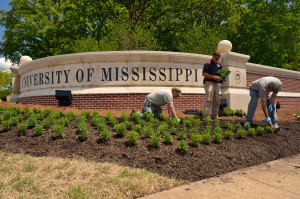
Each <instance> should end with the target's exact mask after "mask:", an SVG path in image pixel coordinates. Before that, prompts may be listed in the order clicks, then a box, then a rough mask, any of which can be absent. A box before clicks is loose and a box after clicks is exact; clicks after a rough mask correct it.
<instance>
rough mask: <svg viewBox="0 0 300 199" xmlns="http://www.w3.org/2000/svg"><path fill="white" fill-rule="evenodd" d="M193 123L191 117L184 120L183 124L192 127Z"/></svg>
mask: <svg viewBox="0 0 300 199" xmlns="http://www.w3.org/2000/svg"><path fill="white" fill-rule="evenodd" d="M192 123H193V120H192V119H190V118H188V119H185V120H183V125H184V126H185V127H187V128H189V127H191V126H192Z"/></svg>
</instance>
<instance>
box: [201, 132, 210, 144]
mask: <svg viewBox="0 0 300 199" xmlns="http://www.w3.org/2000/svg"><path fill="white" fill-rule="evenodd" d="M211 139H212V138H211V134H210V133H209V132H204V133H203V134H202V135H201V141H202V143H204V144H210V142H211Z"/></svg>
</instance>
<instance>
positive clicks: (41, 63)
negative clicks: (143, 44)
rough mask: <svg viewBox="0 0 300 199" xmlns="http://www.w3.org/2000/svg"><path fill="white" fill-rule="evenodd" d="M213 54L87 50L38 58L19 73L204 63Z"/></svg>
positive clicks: (21, 67)
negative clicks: (98, 65)
mask: <svg viewBox="0 0 300 199" xmlns="http://www.w3.org/2000/svg"><path fill="white" fill-rule="evenodd" d="M210 58H211V56H208V55H201V54H193V53H180V52H165V51H108V52H86V53H74V54H65V55H57V56H50V57H45V58H41V59H36V60H33V61H30V62H27V63H26V64H24V65H22V66H20V67H19V75H22V74H23V73H25V72H27V71H31V70H34V69H39V68H45V67H53V66H58V65H64V64H78V63H94V62H135V61H138V62H149V61H152V62H169V63H190V64H200V65H203V64H204V63H205V62H206V61H207V60H209V59H210Z"/></svg>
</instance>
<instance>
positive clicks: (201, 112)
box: [198, 108, 205, 116]
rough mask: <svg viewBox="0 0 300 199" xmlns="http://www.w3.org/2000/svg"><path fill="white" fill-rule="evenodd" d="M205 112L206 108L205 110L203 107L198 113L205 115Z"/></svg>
mask: <svg viewBox="0 0 300 199" xmlns="http://www.w3.org/2000/svg"><path fill="white" fill-rule="evenodd" d="M204 112H205V110H204V109H203V108H201V109H199V110H198V114H199V115H200V116H203V115H204Z"/></svg>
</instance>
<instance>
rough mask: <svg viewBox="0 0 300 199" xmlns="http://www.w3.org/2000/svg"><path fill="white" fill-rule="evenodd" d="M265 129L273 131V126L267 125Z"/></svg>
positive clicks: (268, 131) (269, 131)
mask: <svg viewBox="0 0 300 199" xmlns="http://www.w3.org/2000/svg"><path fill="white" fill-rule="evenodd" d="M265 131H266V132H267V133H273V127H272V126H266V127H265Z"/></svg>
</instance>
